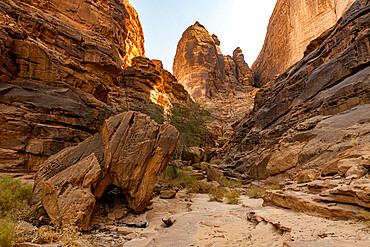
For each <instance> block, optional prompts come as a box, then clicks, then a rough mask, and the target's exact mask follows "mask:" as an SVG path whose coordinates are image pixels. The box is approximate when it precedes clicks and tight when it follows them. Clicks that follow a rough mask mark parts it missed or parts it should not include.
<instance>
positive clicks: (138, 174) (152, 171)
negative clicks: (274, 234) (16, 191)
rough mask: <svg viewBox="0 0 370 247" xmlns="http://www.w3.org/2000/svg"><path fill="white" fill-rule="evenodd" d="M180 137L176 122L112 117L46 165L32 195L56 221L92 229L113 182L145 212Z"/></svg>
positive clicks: (135, 115)
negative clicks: (99, 201)
mask: <svg viewBox="0 0 370 247" xmlns="http://www.w3.org/2000/svg"><path fill="white" fill-rule="evenodd" d="M178 138H179V133H178V131H177V130H176V129H175V128H174V127H173V126H171V125H159V124H157V123H156V122H155V121H154V120H152V119H150V118H149V117H148V116H146V115H144V114H141V113H137V112H126V113H122V114H119V115H115V116H113V117H111V118H109V119H108V120H106V121H105V123H104V125H103V127H102V128H101V130H100V132H99V133H97V134H95V135H94V136H93V137H90V138H88V139H86V140H85V141H84V142H82V143H80V144H79V145H78V146H74V147H69V148H66V149H64V150H62V151H60V152H59V153H57V154H55V155H53V156H51V157H50V158H49V159H48V160H47V161H46V162H45V163H44V164H43V166H42V167H41V169H40V170H39V171H38V172H37V174H36V178H35V186H34V191H33V196H32V200H31V202H32V204H33V205H34V209H36V214H37V210H40V209H41V208H42V207H43V208H44V209H45V211H46V212H47V214H48V215H49V216H50V218H51V220H52V222H53V223H54V224H56V225H68V224H75V225H78V226H80V227H81V228H82V229H85V230H86V228H87V227H88V225H89V221H90V217H91V214H92V212H93V210H94V206H95V202H96V199H98V198H100V197H102V196H103V194H104V192H105V191H106V190H107V189H108V188H109V187H110V186H116V187H117V188H119V189H121V190H122V192H123V193H124V194H125V196H126V200H127V202H128V206H129V207H130V208H131V209H132V210H133V211H135V212H136V213H139V212H141V211H143V210H144V209H145V207H146V205H147V204H148V202H149V200H150V199H151V196H152V193H153V189H154V185H155V182H156V179H157V176H158V174H159V173H160V172H162V171H163V170H164V169H165V168H166V166H167V164H168V162H169V160H170V158H171V156H172V155H173V153H174V151H175V148H176V144H177V141H178ZM41 202H42V204H41Z"/></svg>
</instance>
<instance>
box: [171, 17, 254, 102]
mask: <svg viewBox="0 0 370 247" xmlns="http://www.w3.org/2000/svg"><path fill="white" fill-rule="evenodd" d="M219 45H220V41H219V39H218V38H217V36H216V35H214V34H213V35H212V36H211V35H210V34H209V33H208V31H207V30H206V28H205V27H204V26H203V25H201V24H200V23H199V22H196V23H195V24H194V25H192V26H190V27H189V28H187V29H186V30H185V32H184V33H183V35H182V37H181V39H180V41H179V43H178V45H177V51H176V55H175V58H174V64H173V73H174V75H175V77H176V78H177V79H178V81H179V83H180V84H182V85H184V87H185V89H186V90H187V91H188V92H189V94H190V95H191V97H192V98H193V99H194V100H195V101H209V100H211V99H212V98H213V97H215V96H216V95H217V94H225V95H226V94H228V93H230V92H232V91H233V90H238V87H242V86H250V85H252V84H253V77H252V71H251V70H250V68H249V66H248V64H247V63H246V62H245V61H244V56H243V53H242V51H241V49H240V48H237V49H236V50H235V51H234V54H233V57H231V56H224V55H223V54H222V52H221V49H220V47H219Z"/></svg>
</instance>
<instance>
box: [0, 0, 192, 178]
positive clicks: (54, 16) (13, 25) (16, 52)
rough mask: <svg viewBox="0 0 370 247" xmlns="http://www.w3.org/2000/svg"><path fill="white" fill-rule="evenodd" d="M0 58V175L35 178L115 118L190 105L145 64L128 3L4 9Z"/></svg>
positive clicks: (23, 4) (77, 0)
mask: <svg viewBox="0 0 370 247" xmlns="http://www.w3.org/2000/svg"><path fill="white" fill-rule="evenodd" d="M0 52H1V56H0V82H1V83H0V125H1V127H2V128H1V130H0V171H17V172H35V171H37V170H38V168H39V167H40V165H41V164H42V163H43V162H44V161H45V160H46V159H47V158H48V157H49V156H50V155H53V154H55V153H57V152H58V151H60V150H62V149H63V148H65V147H68V146H71V145H75V144H77V143H79V142H81V141H83V140H85V139H86V138H87V137H89V136H91V135H93V134H95V133H96V132H97V131H98V130H99V128H100V126H101V125H102V124H103V122H104V120H105V119H106V118H108V117H110V116H112V115H114V114H117V113H119V112H122V111H126V110H130V109H131V110H140V111H143V112H151V111H152V109H157V111H159V112H160V114H162V112H163V108H165V107H166V105H168V104H169V102H168V101H170V100H171V99H173V98H176V97H180V98H179V99H178V100H182V99H184V100H190V98H189V95H188V94H187V93H186V91H185V90H184V89H183V87H182V86H181V85H179V84H176V83H173V81H168V83H166V85H165V86H163V85H162V82H164V81H163V80H162V78H161V72H159V71H156V70H155V65H154V64H153V63H152V62H151V61H150V60H149V59H147V58H144V57H142V55H143V54H144V37H143V31H142V28H141V24H140V21H139V19H138V15H137V13H136V11H135V10H134V9H133V7H132V6H131V5H130V4H129V3H128V1H126V0H125V1H113V0H108V1H92V2H91V1H87V2H86V1H82V0H74V1H72V0H66V1H60V0H51V1H47V2H45V1H30V0H27V1H18V0H15V1H5V2H4V1H2V2H1V4H0ZM138 56H139V58H134V57H138ZM130 66H131V67H130ZM124 67H125V69H123V68H124ZM165 90H167V91H165ZM171 90H173V93H172V92H170V91H171ZM167 94H168V95H167ZM148 102H149V103H148ZM153 102H154V103H153ZM158 104H163V105H158Z"/></svg>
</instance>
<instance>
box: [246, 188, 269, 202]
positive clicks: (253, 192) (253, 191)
mask: <svg viewBox="0 0 370 247" xmlns="http://www.w3.org/2000/svg"><path fill="white" fill-rule="evenodd" d="M265 191H266V189H265V188H263V187H260V186H257V185H250V186H249V187H248V188H247V190H246V192H245V194H246V195H247V196H249V197H250V198H254V199H258V198H261V197H262V196H263V194H265Z"/></svg>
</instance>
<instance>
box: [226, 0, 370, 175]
mask: <svg viewBox="0 0 370 247" xmlns="http://www.w3.org/2000/svg"><path fill="white" fill-rule="evenodd" d="M369 18H370V14H369V5H368V1H366V0H358V1H356V2H355V3H354V4H353V5H352V6H351V7H350V8H349V9H348V10H347V12H346V13H345V14H344V15H343V16H342V18H340V19H339V20H338V22H337V23H336V25H335V26H334V27H333V28H331V29H329V30H328V31H327V32H325V33H323V35H321V36H320V37H318V38H317V39H316V40H314V41H312V42H311V44H310V45H309V47H311V48H310V50H308V51H307V55H306V56H305V57H304V58H303V59H301V60H300V61H299V62H297V63H296V64H294V65H293V66H292V67H291V68H289V69H288V70H287V71H286V72H285V73H283V74H281V75H280V76H278V77H276V78H275V79H274V80H272V81H270V82H269V83H267V84H266V85H264V87H263V88H262V89H261V90H260V91H259V92H258V93H257V94H256V97H255V104H254V108H253V111H252V113H251V114H250V115H248V116H245V117H244V118H243V119H242V121H241V122H240V123H239V125H238V126H237V127H236V129H235V132H234V134H233V137H232V138H231V139H230V140H229V142H228V145H226V146H225V150H224V151H225V153H227V160H226V162H224V163H223V165H224V168H225V169H228V168H229V169H231V170H232V171H234V172H235V171H237V172H239V173H241V174H244V175H246V176H247V177H250V178H255V179H266V178H269V179H275V180H274V181H279V180H281V179H285V178H290V179H294V178H295V176H296V175H297V174H298V172H300V171H302V170H308V169H315V170H316V172H317V173H318V174H323V175H324V176H326V175H335V174H339V175H340V176H345V177H351V176H357V177H361V176H363V175H364V174H365V173H366V172H365V173H364V172H363V171H368V170H366V169H368V167H369V155H368V154H369V150H370V149H369V143H370V136H369V129H370V126H369V121H370V115H369V114H368V113H369V111H370V97H369V89H370V83H369V82H370V77H369V75H370V68H369V66H368V65H369V57H370V50H369V38H368V34H369V31H370V21H369V20H370V19H369ZM366 167H367V168H366Z"/></svg>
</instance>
